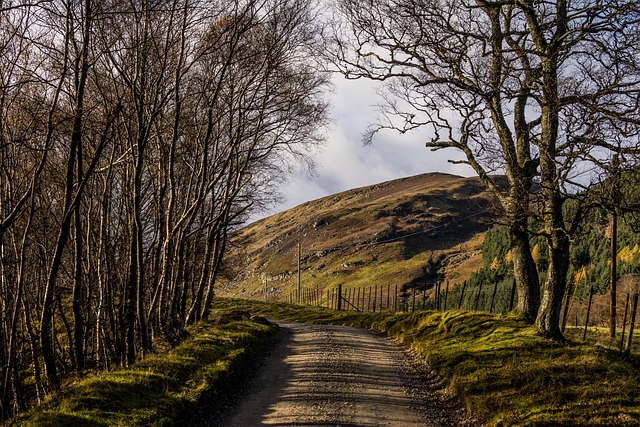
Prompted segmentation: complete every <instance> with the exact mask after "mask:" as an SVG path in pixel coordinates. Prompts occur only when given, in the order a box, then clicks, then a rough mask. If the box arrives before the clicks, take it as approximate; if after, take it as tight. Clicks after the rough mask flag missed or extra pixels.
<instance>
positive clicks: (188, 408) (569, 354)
mask: <svg viewBox="0 0 640 427" xmlns="http://www.w3.org/2000/svg"><path fill="white" fill-rule="evenodd" d="M216 310H218V311H219V312H225V311H232V310H243V311H247V312H249V313H251V314H257V315H262V316H267V317H269V318H273V319H283V320H293V321H299V322H310V323H325V324H343V325H350V326H357V327H363V328H368V329H373V330H377V331H382V332H385V333H387V334H388V335H390V336H393V337H396V338H398V339H399V340H401V341H403V342H404V343H405V344H406V345H407V346H409V347H412V348H413V349H415V350H416V351H417V352H418V353H419V354H420V355H422V357H424V358H425V359H426V360H427V361H428V362H429V363H430V364H431V366H432V367H433V369H434V370H436V372H438V373H439V374H440V375H441V376H442V377H443V378H445V379H446V380H447V381H448V384H449V387H450V388H451V389H452V390H453V391H455V392H456V393H457V394H458V395H459V396H460V397H461V399H462V400H463V402H464V403H465V404H466V406H467V408H468V409H469V411H470V412H472V413H473V414H474V415H475V416H476V417H477V418H479V419H480V420H482V422H483V424H485V425H489V426H516V425H517V426H520V425H522V426H543V425H544V426H546V425H568V426H571V425H573V426H637V425H640V381H639V376H640V360H639V359H638V357H637V356H634V355H632V356H631V357H625V356H621V355H620V354H619V353H617V352H616V351H614V350H611V349H607V348H605V347H602V346H598V345H594V344H590V343H586V344H585V343H581V342H573V341H571V340H569V341H566V342H557V341H550V340H547V339H545V338H543V337H542V336H540V335H539V334H538V333H537V332H536V330H535V328H534V327H532V326H530V325H528V324H527V323H525V322H524V320H523V319H522V318H520V317H519V316H516V315H513V314H506V315H491V314H486V313H477V312H467V311H447V312H436V311H417V312H413V313H389V312H383V313H359V312H355V311H351V312H338V311H334V310H329V309H326V308H321V307H310V306H302V305H291V304H282V303H266V302H258V301H249V300H237V299H218V300H217V301H216ZM276 331H277V328H275V327H273V326H271V327H270V326H267V325H263V324H260V323H256V322H232V323H229V324H225V325H219V324H216V323H203V324H201V325H199V326H197V327H195V328H192V329H191V330H190V338H188V339H187V340H185V341H184V342H183V343H182V344H180V345H179V346H177V347H175V348H173V349H172V350H169V351H168V352H166V353H162V354H156V355H153V356H150V357H148V358H146V359H145V360H144V361H142V362H139V363H137V364H136V365H134V366H132V367H129V368H126V369H120V370H114V371H112V372H106V373H102V374H96V375H90V376H88V377H87V378H85V379H83V380H80V381H78V382H76V383H74V384H71V385H69V386H68V387H65V389H64V390H63V391H62V392H60V393H59V394H58V395H56V396H54V397H53V398H51V399H50V400H49V401H48V402H47V403H46V404H44V405H41V406H40V407H38V408H36V409H35V410H32V411H31V412H30V413H28V414H26V415H25V416H23V417H21V418H19V419H18V420H15V421H14V425H21V426H22V425H36V426H45V427H57V426H69V425H73V426H93V427H96V426H142V425H144V426H164V425H176V424H178V425H179V424H180V423H181V422H182V423H183V425H184V419H185V414H189V413H193V412H194V411H196V410H197V408H198V406H199V405H200V404H201V403H202V401H203V399H205V398H207V397H211V396H218V397H219V396H222V395H224V394H225V393H227V392H228V391H229V390H230V387H234V385H235V384H236V383H237V378H238V375H242V373H243V372H246V371H247V367H248V366H251V365H252V364H253V363H254V361H255V360H256V359H258V358H259V357H260V356H261V355H263V354H265V349H266V348H267V347H268V346H269V344H270V343H271V342H272V339H273V337H274V336H275V334H276ZM218 400H219V399H207V401H208V402H209V404H211V403H212V402H213V404H214V405H215V402H216V401H218ZM211 409H212V410H215V407H213V408H211Z"/></svg>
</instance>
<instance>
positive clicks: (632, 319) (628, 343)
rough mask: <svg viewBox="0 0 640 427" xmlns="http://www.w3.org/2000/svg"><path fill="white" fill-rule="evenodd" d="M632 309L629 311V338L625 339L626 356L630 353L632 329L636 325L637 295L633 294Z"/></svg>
mask: <svg viewBox="0 0 640 427" xmlns="http://www.w3.org/2000/svg"><path fill="white" fill-rule="evenodd" d="M632 306H633V308H632V309H631V323H629V338H628V339H627V354H629V353H631V344H632V343H633V328H634V325H635V323H636V312H637V310H638V293H637V292H636V293H635V294H633V304H632Z"/></svg>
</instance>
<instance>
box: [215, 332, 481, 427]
mask: <svg viewBox="0 0 640 427" xmlns="http://www.w3.org/2000/svg"><path fill="white" fill-rule="evenodd" d="M279 324H280V326H281V329H282V331H281V335H282V336H281V339H280V340H279V343H278V344H277V345H276V347H275V348H274V349H273V351H272V353H271V354H270V355H269V356H268V357H267V358H266V360H265V361H264V363H263V365H262V366H261V367H260V368H259V370H258V372H257V374H256V376H255V378H253V379H252V380H250V381H251V382H250V383H249V384H247V386H246V387H245V389H246V391H245V392H244V393H242V395H241V396H238V398H237V402H236V403H234V404H233V405H232V406H233V407H232V408H230V410H229V414H227V415H226V416H225V418H224V419H222V420H221V419H218V420H213V419H209V420H208V421H206V422H204V423H203V425H211V426H230V427H253V426H263V425H268V426H283V427H284V426H342V427H355V426H358V427H365V426H455V425H464V426H473V425H475V422H474V420H473V419H471V418H469V417H467V416H466V414H465V411H464V409H463V408H462V406H461V405H460V403H459V401H458V400H457V399H456V398H455V397H452V396H450V395H448V394H447V392H446V390H445V389H444V384H443V381H442V380H441V379H440V378H439V377H438V376H437V375H435V374H434V373H433V372H432V371H431V370H430V369H429V367H428V365H427V364H426V363H424V362H423V361H422V360H420V359H419V358H418V357H417V356H415V355H413V354H412V353H411V352H409V351H408V350H406V348H404V347H402V346H401V345H399V344H397V343H396V342H394V341H392V340H391V339H388V338H385V337H383V336H381V335H378V334H375V333H373V332H370V331H366V330H362V329H357V328H350V327H344V326H323V325H309V324H299V323H289V322H279ZM203 421H204V420H203Z"/></svg>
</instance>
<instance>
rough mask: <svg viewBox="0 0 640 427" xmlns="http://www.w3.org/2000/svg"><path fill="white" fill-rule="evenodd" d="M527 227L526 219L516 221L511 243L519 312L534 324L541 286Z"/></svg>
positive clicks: (513, 225)
mask: <svg viewBox="0 0 640 427" xmlns="http://www.w3.org/2000/svg"><path fill="white" fill-rule="evenodd" d="M522 222H524V224H523V223H522ZM526 226H527V224H526V218H525V219H524V221H519V222H516V221H514V222H513V223H512V224H510V225H509V243H510V246H511V254H512V259H513V276H514V278H515V281H516V287H517V289H518V306H517V311H518V313H521V314H523V315H524V316H525V317H526V318H527V319H529V320H530V321H531V322H533V321H534V320H535V318H536V316H537V314H538V308H539V307H540V285H539V279H538V270H537V269H536V265H535V262H534V261H533V257H532V256H531V246H530V244H529V232H528V231H527V228H526Z"/></svg>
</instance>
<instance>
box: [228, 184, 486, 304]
mask: <svg viewBox="0 0 640 427" xmlns="http://www.w3.org/2000/svg"><path fill="white" fill-rule="evenodd" d="M496 218H497V210H496V208H495V203H494V200H493V199H492V197H491V196H490V195H489V194H488V193H487V191H486V190H485V188H484V185H483V184H482V183H481V182H480V180H479V179H478V178H464V177H460V176H456V175H451V174H444V173H427V174H422V175H417V176H413V177H409V178H402V179H397V180H393V181H387V182H383V183H380V184H376V185H371V186H367V187H361V188H356V189H353V190H348V191H344V192H341V193H338V194H334V195H332V196H328V197H324V198H321V199H318V200H313V201H310V202H306V203H303V204H301V205H300V206H297V207H295V208H292V209H289V210H287V211H285V212H281V213H278V214H275V215H273V216H270V217H268V218H264V219H262V220H259V221H257V222H255V223H253V224H250V225H248V226H246V227H245V228H243V229H242V230H240V231H239V232H237V234H236V235H235V236H234V237H233V239H232V242H231V246H232V248H231V249H230V251H229V255H228V257H227V259H226V263H225V265H226V273H227V274H225V276H226V277H227V279H226V280H223V281H221V282H220V283H219V284H218V289H217V292H216V294H217V295H220V296H236V297H245V298H252V297H253V298H266V299H280V300H284V299H286V297H287V296H288V295H289V294H290V293H291V292H292V291H293V290H294V289H295V287H296V286H297V280H298V245H300V281H301V285H302V286H303V287H305V288H313V289H317V290H319V291H324V290H325V289H331V288H334V287H335V286H337V285H338V284H343V285H344V286H346V287H352V288H355V287H360V286H370V285H385V286H387V285H389V284H393V285H397V286H399V287H401V288H402V287H406V286H410V285H412V284H418V285H419V286H420V287H421V288H426V289H429V288H430V287H431V286H432V285H433V283H434V282H435V281H436V280H449V281H450V282H451V284H455V283H458V282H462V281H463V280H466V279H467V278H468V277H469V275H470V274H471V272H472V271H475V270H477V269H478V268H480V267H481V266H482V256H481V253H480V246H481V244H482V240H483V236H484V233H485V232H486V230H487V229H489V228H490V227H491V226H492V225H493V223H494V222H495V220H496Z"/></svg>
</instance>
